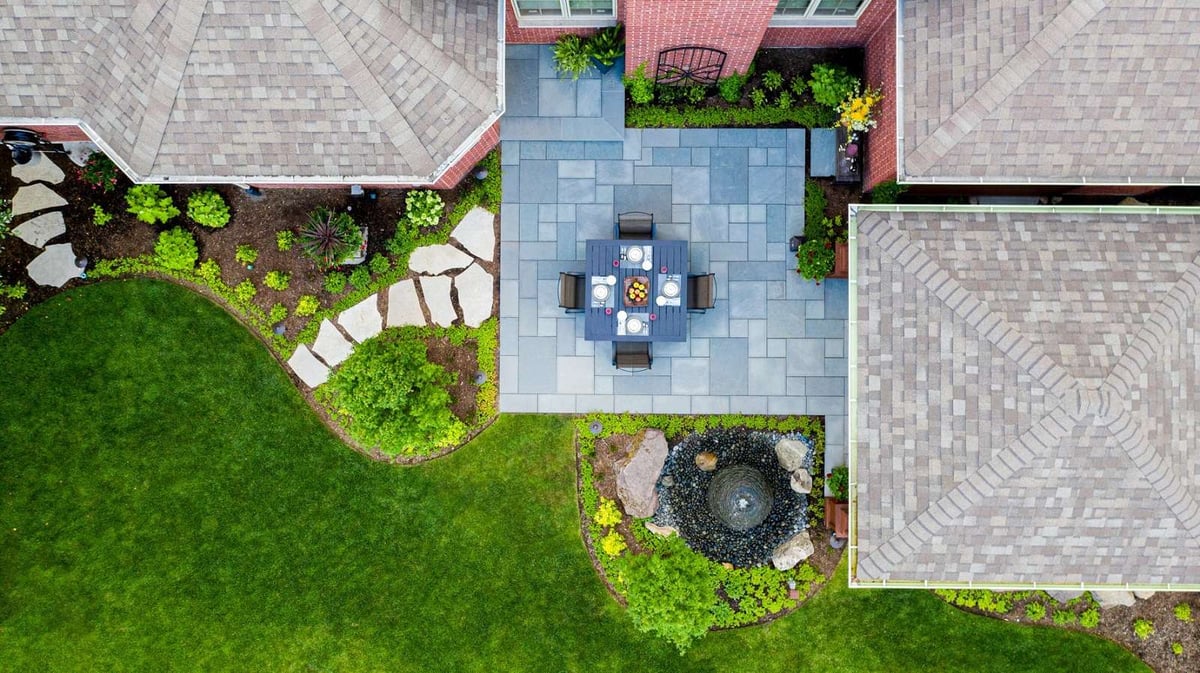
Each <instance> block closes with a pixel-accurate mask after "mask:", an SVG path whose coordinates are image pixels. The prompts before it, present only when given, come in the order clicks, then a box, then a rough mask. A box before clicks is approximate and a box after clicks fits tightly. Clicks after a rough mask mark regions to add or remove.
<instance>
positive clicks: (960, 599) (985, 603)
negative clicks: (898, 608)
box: [831, 468, 1028, 614]
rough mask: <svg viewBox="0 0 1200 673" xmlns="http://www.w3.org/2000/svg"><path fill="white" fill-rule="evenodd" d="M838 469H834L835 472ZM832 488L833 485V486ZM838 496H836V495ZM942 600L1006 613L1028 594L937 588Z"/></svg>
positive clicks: (966, 606)
mask: <svg viewBox="0 0 1200 673" xmlns="http://www.w3.org/2000/svg"><path fill="white" fill-rule="evenodd" d="M836 473H837V469H836V468H835V469H834V474H836ZM831 488H832V487H831ZM835 497H836V496H835ZM933 593H935V594H937V595H938V596H939V597H941V599H942V600H944V601H946V602H947V603H950V604H951V605H957V606H959V607H961V608H974V609H976V610H981V611H983V612H991V613H994V614H1005V613H1007V612H1010V611H1011V610H1012V609H1013V603H1014V602H1015V601H1018V600H1021V599H1022V598H1025V597H1027V596H1028V594H1026V593H1021V592H1017V593H1013V592H1002V591H989V590H987V589H936V590H934V592H933Z"/></svg>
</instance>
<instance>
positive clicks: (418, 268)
mask: <svg viewBox="0 0 1200 673" xmlns="http://www.w3.org/2000/svg"><path fill="white" fill-rule="evenodd" d="M471 261H472V260H471V256H470V255H468V254H467V253H465V252H463V251H462V250H459V249H458V248H456V247H454V246H453V245H449V244H444V245H427V246H424V247H421V248H417V249H416V250H413V253H412V256H410V257H409V258H408V268H409V270H410V271H412V272H413V273H421V274H428V275H431V276H433V275H437V274H439V273H446V272H447V271H456V270H458V269H465V268H467V267H468V266H470V264H471Z"/></svg>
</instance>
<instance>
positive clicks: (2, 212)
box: [0, 199, 13, 240]
mask: <svg viewBox="0 0 1200 673" xmlns="http://www.w3.org/2000/svg"><path fill="white" fill-rule="evenodd" d="M12 221H13V212H12V201H9V200H8V199H0V232H3V233H0V240H3V239H4V236H5V235H6V234H7V233H8V231H9V225H11V224H12Z"/></svg>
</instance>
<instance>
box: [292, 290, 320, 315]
mask: <svg viewBox="0 0 1200 673" xmlns="http://www.w3.org/2000/svg"><path fill="white" fill-rule="evenodd" d="M319 308H321V303H320V302H318V301H317V298H316V297H314V296H312V295H311V294H302V295H300V298H299V299H297V300H296V315H298V316H302V317H303V316H310V315H312V314H314V313H316V312H317V309H319Z"/></svg>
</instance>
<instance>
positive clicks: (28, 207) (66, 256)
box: [12, 152, 82, 287]
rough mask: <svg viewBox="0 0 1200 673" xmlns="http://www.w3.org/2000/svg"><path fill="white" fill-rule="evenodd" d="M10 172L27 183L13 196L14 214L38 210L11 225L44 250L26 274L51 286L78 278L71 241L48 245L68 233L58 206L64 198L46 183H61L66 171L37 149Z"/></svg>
mask: <svg viewBox="0 0 1200 673" xmlns="http://www.w3.org/2000/svg"><path fill="white" fill-rule="evenodd" d="M12 175H13V177H15V178H17V179H18V180H20V181H21V182H24V183H25V184H26V186H24V187H20V188H18V189H17V193H16V194H15V195H14V196H13V197H12V214H13V217H14V218H17V217H21V216H23V215H33V214H34V213H40V214H38V215H35V216H34V217H31V218H28V219H26V220H25V221H24V222H22V223H21V224H19V225H18V226H17V227H16V228H14V229H13V234H15V235H16V237H17V238H19V239H21V240H22V241H25V242H26V243H28V244H29V245H32V246H33V247H35V248H40V249H42V251H43V252H42V254H40V255H38V256H37V257H35V258H34V259H33V261H31V262H30V263H29V265H28V266H26V268H25V270H26V271H27V272H28V273H29V278H30V279H31V280H33V282H35V283H37V284H39V285H52V286H54V287H62V286H63V285H65V284H66V283H67V281H69V280H71V279H72V278H79V277H80V276H81V275H82V271H81V270H80V268H79V267H78V266H76V264H75V251H74V250H73V249H72V248H71V244H70V243H69V242H68V243H57V244H54V245H47V244H48V243H49V242H50V241H52V240H54V239H56V238H58V237H59V236H62V235H63V234H65V233H67V226H66V224H65V222H64V221H63V215H62V211H61V210H58V209H59V208H62V207H63V206H65V205H67V202H66V200H65V199H63V198H62V197H61V196H59V195H58V194H57V193H56V192H55V191H54V190H53V189H51V188H50V187H49V186H48V184H49V185H57V184H61V183H62V181H63V179H64V178H65V177H66V175H65V174H64V173H63V171H62V169H61V168H59V167H58V166H56V165H55V164H54V162H53V161H51V160H50V159H48V158H46V156H45V155H43V154H42V153H40V152H37V153H34V155H33V158H32V159H30V160H29V162H28V163H25V164H14V165H13V168H12ZM43 211H47V212H43Z"/></svg>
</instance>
